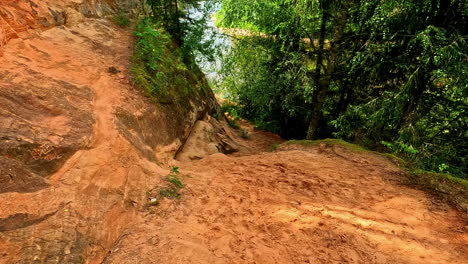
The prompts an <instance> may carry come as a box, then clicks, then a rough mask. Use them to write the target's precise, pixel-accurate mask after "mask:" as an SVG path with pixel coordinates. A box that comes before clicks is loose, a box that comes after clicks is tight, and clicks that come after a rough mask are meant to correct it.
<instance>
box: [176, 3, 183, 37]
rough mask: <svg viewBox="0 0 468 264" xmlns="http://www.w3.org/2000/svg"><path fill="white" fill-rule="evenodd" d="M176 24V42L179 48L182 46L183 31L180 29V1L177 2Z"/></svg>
mask: <svg viewBox="0 0 468 264" xmlns="http://www.w3.org/2000/svg"><path fill="white" fill-rule="evenodd" d="M174 2H175V18H174V19H175V24H176V36H175V37H176V41H177V44H179V46H181V45H182V29H181V28H180V14H179V1H178V0H175V1H174Z"/></svg>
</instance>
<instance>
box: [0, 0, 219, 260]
mask: <svg viewBox="0 0 468 264" xmlns="http://www.w3.org/2000/svg"><path fill="white" fill-rule="evenodd" d="M137 2H138V1H110V0H109V1H97V0H96V1H72V0H69V1H58V0H56V1H55V0H49V1H35V0H33V1H2V2H1V3H0V17H1V20H0V22H1V23H0V27H1V29H0V41H1V43H2V46H1V47H0V50H1V51H2V55H0V62H1V63H0V263H2V264H3V263H102V261H103V260H104V259H105V258H106V256H107V255H108V252H109V250H110V249H112V248H113V247H114V245H115V244H116V243H117V242H118V241H119V240H120V239H121V238H122V237H124V236H125V234H126V233H125V232H126V231H125V230H127V229H128V228H129V227H130V226H133V225H137V224H138V223H139V221H140V218H141V215H142V213H141V212H140V211H141V210H142V208H143V207H144V205H145V204H146V203H147V200H146V199H147V198H146V196H145V193H146V190H149V189H151V188H154V186H156V185H158V184H159V183H160V181H161V176H164V175H166V174H167V173H168V171H169V169H167V166H168V165H164V164H163V163H162V161H164V158H167V159H169V158H172V157H173V155H174V154H175V152H176V151H177V149H179V148H180V146H181V145H182V142H184V141H185V139H186V138H187V137H188V135H189V133H190V130H191V128H192V126H193V124H194V123H195V122H196V121H197V120H198V119H200V118H201V117H202V116H204V115H205V114H206V113H207V112H209V111H211V109H212V108H213V107H214V106H215V104H216V103H215V100H214V97H212V96H210V95H206V96H205V97H203V98H202V97H201V96H199V98H191V100H189V101H188V102H187V105H188V107H187V108H186V111H185V112H184V114H183V115H179V114H178V113H176V112H174V111H171V110H170V109H171V107H170V106H158V105H155V104H154V102H152V101H150V100H149V99H148V98H146V97H145V96H144V95H143V94H142V92H141V91H140V90H139V89H137V88H136V87H133V86H132V85H131V82H130V80H129V74H128V63H129V59H130V55H131V52H132V48H131V46H132V41H133V40H132V30H131V29H128V30H123V29H119V28H117V27H115V26H114V25H113V24H112V23H111V22H109V21H108V20H105V19H101V18H99V17H98V16H100V15H102V14H104V13H106V12H108V11H109V10H118V9H119V8H132V7H133V6H134V5H136V3H137ZM49 9H50V10H49ZM51 10H52V11H53V12H52V11H51ZM69 14H73V19H71V20H70V18H71V16H70V15H69ZM87 16H88V18H87ZM5 21H8V22H6V23H5ZM70 21H73V23H71V22H70ZM8 32H13V33H12V34H10V33H8ZM7 41H8V43H7ZM6 43H7V44H6ZM5 44H6V45H5ZM112 67H114V68H115V69H117V71H113V72H109V68H112ZM158 164H159V165H158Z"/></svg>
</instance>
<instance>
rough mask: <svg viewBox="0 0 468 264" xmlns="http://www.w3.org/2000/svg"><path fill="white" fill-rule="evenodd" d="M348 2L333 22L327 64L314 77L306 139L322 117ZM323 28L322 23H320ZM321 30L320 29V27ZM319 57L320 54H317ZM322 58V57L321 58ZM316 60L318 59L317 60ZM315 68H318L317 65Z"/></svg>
mask: <svg viewBox="0 0 468 264" xmlns="http://www.w3.org/2000/svg"><path fill="white" fill-rule="evenodd" d="M350 4H351V3H350V2H344V3H343V5H342V6H341V10H340V11H339V13H338V15H337V18H336V22H335V32H334V35H333V41H332V42H331V43H330V49H329V57H328V62H327V65H326V67H325V70H324V73H323V75H319V76H317V75H316V78H317V79H318V83H317V92H316V95H315V96H314V98H313V99H312V104H313V105H312V118H311V120H310V123H309V129H308V130H307V139H309V140H310V139H313V138H314V137H315V134H316V132H317V128H318V124H319V122H320V119H321V116H322V107H323V103H324V102H325V99H326V98H327V93H328V89H329V87H330V83H331V79H332V75H333V72H334V70H335V67H336V65H337V63H338V62H337V59H338V51H339V45H340V42H341V40H342V38H343V33H344V30H345V27H346V23H347V21H348V9H349V7H350ZM322 26H323V21H322ZM321 29H322V27H321ZM320 35H321V36H322V32H320ZM319 56H320V54H319ZM322 58H323V57H322ZM317 59H318V58H317ZM317 66H319V65H318V64H317ZM317 72H320V69H316V73H317Z"/></svg>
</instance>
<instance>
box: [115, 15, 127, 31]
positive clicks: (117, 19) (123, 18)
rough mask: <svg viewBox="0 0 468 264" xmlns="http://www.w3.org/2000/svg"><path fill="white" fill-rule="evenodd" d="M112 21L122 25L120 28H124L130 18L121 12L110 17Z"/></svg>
mask: <svg viewBox="0 0 468 264" xmlns="http://www.w3.org/2000/svg"><path fill="white" fill-rule="evenodd" d="M112 21H114V23H115V24H116V25H117V26H119V27H122V28H126V27H128V26H129V25H130V19H129V18H128V16H127V15H126V14H123V13H121V14H118V15H115V16H114V17H113V18H112Z"/></svg>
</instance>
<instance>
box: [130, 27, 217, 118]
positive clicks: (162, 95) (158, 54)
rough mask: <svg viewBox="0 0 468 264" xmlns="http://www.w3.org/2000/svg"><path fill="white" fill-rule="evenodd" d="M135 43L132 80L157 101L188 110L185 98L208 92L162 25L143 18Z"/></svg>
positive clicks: (197, 73)
mask: <svg viewBox="0 0 468 264" xmlns="http://www.w3.org/2000/svg"><path fill="white" fill-rule="evenodd" d="M134 35H135V37H136V43H135V48H134V53H133V57H132V64H131V69H130V71H131V73H132V75H133V81H134V83H135V84H136V85H137V86H138V87H141V88H142V89H143V90H144V91H146V92H147V94H148V95H149V96H150V97H151V98H153V99H155V101H157V102H158V103H161V104H164V105H173V106H175V109H177V110H178V111H182V112H183V111H188V109H189V108H190V104H189V103H187V100H188V98H191V99H193V98H200V97H203V96H206V95H208V94H209V87H208V85H207V83H206V80H205V79H204V77H203V75H202V74H201V72H200V71H199V70H198V68H196V66H194V65H191V66H187V64H186V63H185V62H184V57H183V56H182V51H181V50H180V48H179V47H178V46H177V45H175V44H174V43H173V42H172V41H171V36H170V35H169V34H168V33H167V32H166V31H165V29H164V28H163V27H162V26H161V24H159V23H157V22H153V19H150V18H145V19H143V20H141V21H140V23H138V25H137V26H136V30H135V33H134Z"/></svg>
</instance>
